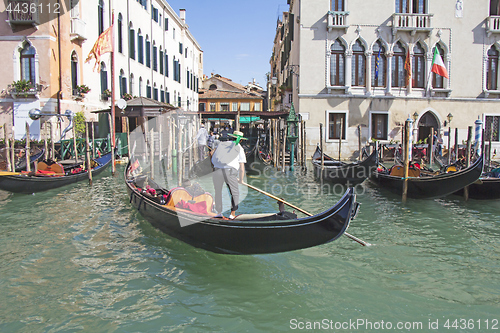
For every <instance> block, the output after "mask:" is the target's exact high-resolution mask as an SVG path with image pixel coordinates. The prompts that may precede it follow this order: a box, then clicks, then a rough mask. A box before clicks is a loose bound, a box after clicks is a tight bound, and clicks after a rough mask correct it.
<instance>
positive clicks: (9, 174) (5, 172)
mask: <svg viewBox="0 0 500 333" xmlns="http://www.w3.org/2000/svg"><path fill="white" fill-rule="evenodd" d="M17 175H22V173H20V172H13V171H0V176H17Z"/></svg>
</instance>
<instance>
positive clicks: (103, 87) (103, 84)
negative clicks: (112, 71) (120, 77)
mask: <svg viewBox="0 0 500 333" xmlns="http://www.w3.org/2000/svg"><path fill="white" fill-rule="evenodd" d="M100 75H101V95H104V91H105V90H107V89H108V71H107V70H106V64H105V63H104V61H103V62H101V73H100Z"/></svg>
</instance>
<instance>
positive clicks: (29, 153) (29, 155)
mask: <svg viewBox="0 0 500 333" xmlns="http://www.w3.org/2000/svg"><path fill="white" fill-rule="evenodd" d="M30 141H31V136H30V124H28V123H26V153H25V156H24V158H25V159H26V171H28V172H30V171H31V160H30V157H31V152H30Z"/></svg>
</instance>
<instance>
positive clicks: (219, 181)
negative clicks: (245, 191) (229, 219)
mask: <svg viewBox="0 0 500 333" xmlns="http://www.w3.org/2000/svg"><path fill="white" fill-rule="evenodd" d="M213 181H214V189H215V211H216V212H217V213H222V187H223V185H224V183H226V184H227V186H228V187H229V193H230V194H231V210H232V211H236V210H237V209H238V203H239V199H240V191H239V189H238V170H236V169H234V168H229V169H218V168H215V172H214V174H213Z"/></svg>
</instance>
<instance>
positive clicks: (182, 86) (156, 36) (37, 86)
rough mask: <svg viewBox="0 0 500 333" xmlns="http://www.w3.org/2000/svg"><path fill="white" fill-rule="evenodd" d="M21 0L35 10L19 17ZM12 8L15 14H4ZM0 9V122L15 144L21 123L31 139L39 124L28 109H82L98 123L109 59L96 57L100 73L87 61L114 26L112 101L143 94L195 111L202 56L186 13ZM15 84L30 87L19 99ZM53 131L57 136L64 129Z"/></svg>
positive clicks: (149, 3) (132, 5)
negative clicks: (25, 83) (12, 133)
mask: <svg viewBox="0 0 500 333" xmlns="http://www.w3.org/2000/svg"><path fill="white" fill-rule="evenodd" d="M26 2H27V3H28V4H29V6H28V8H38V11H35V12H34V13H31V12H28V13H23V12H22V8H23V7H22V6H23V3H26ZM5 5H7V6H5ZM16 5H20V6H21V7H19V6H18V7H19V8H21V11H12V10H9V9H15V8H18V7H16ZM9 6H10V7H9ZM0 7H4V8H0V15H1V16H2V18H3V20H2V23H0V42H1V43H2V48H3V50H4V52H2V53H1V55H0V57H1V60H2V63H3V64H5V66H2V68H1V69H0V74H1V76H0V86H1V87H2V89H3V91H2V96H1V99H0V122H2V123H6V124H8V125H9V126H10V124H14V126H15V127H16V131H15V132H16V138H18V139H19V138H22V137H23V136H24V135H25V134H24V133H25V131H24V129H23V128H24V124H25V121H27V122H30V123H32V124H31V127H32V129H31V130H30V134H32V137H35V138H37V136H36V133H37V132H38V133H39V131H40V130H39V128H40V123H39V121H36V122H33V121H31V120H29V118H28V117H27V112H28V111H29V109H31V108H39V109H41V110H42V111H43V112H44V113H54V114H63V113H64V112H65V111H66V110H71V111H73V112H80V111H83V112H84V113H85V116H86V119H87V120H96V118H97V116H96V114H94V113H91V111H95V110H101V109H107V108H109V106H110V101H111V98H110V96H109V91H110V90H111V79H112V76H111V54H110V53H106V54H104V55H103V56H101V59H100V61H99V64H98V65H99V66H100V69H101V70H100V72H99V71H97V69H96V66H95V61H94V60H91V61H90V62H86V61H85V60H86V59H87V56H88V54H89V52H90V51H91V49H92V47H93V46H94V43H95V41H96V40H97V38H98V37H99V35H100V34H101V33H102V32H104V31H105V30H106V29H107V28H108V27H110V26H111V25H112V22H114V24H113V32H114V50H115V52H114V60H115V61H114V63H115V65H114V68H115V71H114V83H115V98H116V99H119V98H125V99H128V98H131V97H133V96H138V97H141V96H143V97H149V98H152V99H155V100H157V101H160V102H164V103H169V104H172V105H174V106H177V107H180V108H183V109H184V110H195V109H196V108H197V106H198V88H199V83H200V78H201V77H202V75H203V51H202V50H201V47H200V45H199V44H198V43H197V41H196V39H195V38H194V37H193V36H192V34H191V33H190V31H189V28H188V25H187V24H186V11H185V10H182V9H181V10H180V12H179V14H177V13H176V12H175V11H174V10H173V9H172V8H171V7H170V5H169V4H168V3H167V2H166V1H163V0H120V1H116V0H114V1H113V0H106V1H105V0H89V1H78V0H66V1H64V2H60V1H57V0H50V1H44V2H43V3H42V2H41V1H39V0H27V1H26V0H23V1H21V0H8V1H6V2H4V3H2V4H0ZM49 8H50V9H49ZM42 9H43V11H42ZM21 79H22V80H26V81H29V82H30V84H31V85H32V86H33V88H31V89H29V91H27V92H23V93H22V94H18V93H16V92H15V89H13V86H15V84H14V83H18V82H19V80H21ZM86 87H88V88H89V89H90V90H89V91H87V92H85V91H86V90H87V89H85V88H86ZM16 119H17V121H16ZM42 119H43V118H42ZM42 121H43V120H42ZM48 121H52V122H54V120H53V119H50V118H49V119H48ZM55 123H57V121H55ZM0 125H1V124H0ZM21 125H22V126H21ZM9 126H7V127H9ZM57 126H58V127H59V132H60V131H61V127H62V128H64V127H63V126H64V124H59V125H57ZM37 128H38V131H37ZM7 131H8V132H9V129H7ZM56 134H57V131H56ZM9 135H10V133H9ZM57 139H58V138H57V136H56V140H57Z"/></svg>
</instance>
